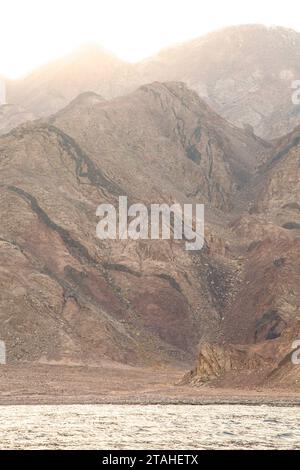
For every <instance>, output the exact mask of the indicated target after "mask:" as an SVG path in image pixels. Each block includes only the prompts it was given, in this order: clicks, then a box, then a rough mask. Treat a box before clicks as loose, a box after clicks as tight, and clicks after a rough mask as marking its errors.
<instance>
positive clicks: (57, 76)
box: [7, 45, 136, 117]
mask: <svg viewBox="0 0 300 470" xmlns="http://www.w3.org/2000/svg"><path fill="white" fill-rule="evenodd" d="M135 87H136V83H135V70H134V68H133V66H132V65H130V64H127V63H126V62H124V61H122V60H120V59H118V58H117V57H115V56H114V55H113V54H111V53H109V52H107V51H105V50H104V49H102V48H101V47H98V46H94V45H90V46H83V47H81V48H79V49H78V50H76V51H75V52H74V53H72V54H70V55H68V56H66V57H63V58H61V59H59V60H56V61H54V62H51V63H50V64H47V65H45V66H43V67H41V68H39V69H37V70H36V71H34V72H33V73H32V74H30V75H29V76H27V77H25V78H24V79H22V80H16V81H13V82H10V83H9V84H8V89H7V100H8V103H12V104H17V105H19V106H22V107H24V108H26V109H28V110H30V111H31V112H33V113H34V114H35V115H36V116H37V117H41V116H49V115H50V114H52V113H54V112H56V111H58V110H59V109H61V108H63V107H64V106H66V105H67V104H68V103H69V102H70V101H71V100H72V99H74V98H75V97H76V96H77V95H79V94H80V93H83V92H88V91H94V92H97V93H99V94H100V95H103V96H105V97H107V98H109V97H112V96H116V95H119V94H123V93H125V92H126V91H129V90H131V89H132V90H133V89H134V88H135Z"/></svg>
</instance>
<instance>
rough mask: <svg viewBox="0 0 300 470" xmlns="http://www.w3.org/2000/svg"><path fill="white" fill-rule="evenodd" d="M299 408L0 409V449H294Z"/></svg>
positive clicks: (298, 444)
mask: <svg viewBox="0 0 300 470" xmlns="http://www.w3.org/2000/svg"><path fill="white" fill-rule="evenodd" d="M299 422H300V407H291V408H290V407H270V406H266V405H263V406H241V405H206V406H198V405H194V406H192V405H148V406H140V405H134V406H131V405H117V406H116V405H67V406H65V405H59V406H1V407H0V448H1V449H171V450H176V449H249V448H250V449H254V448H255V449H273V448H275V449H276V448H277V449H300V426H299Z"/></svg>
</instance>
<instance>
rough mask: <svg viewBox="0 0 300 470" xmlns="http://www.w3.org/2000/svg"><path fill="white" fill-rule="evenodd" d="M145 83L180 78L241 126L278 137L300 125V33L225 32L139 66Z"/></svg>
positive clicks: (278, 30)
mask: <svg viewBox="0 0 300 470" xmlns="http://www.w3.org/2000/svg"><path fill="white" fill-rule="evenodd" d="M138 70H139V73H140V74H141V75H142V76H143V79H144V80H145V81H151V80H154V79H155V80H180V81H183V82H185V83H187V85H188V86H189V87H191V88H193V89H195V90H196V91H197V92H198V93H199V95H200V96H202V97H205V98H206V100H207V101H208V103H209V104H210V106H212V107H213V108H214V109H215V110H216V111H217V112H219V113H220V114H222V116H223V117H225V118H226V119H228V120H229V121H232V122H234V123H235V124H236V125H238V126H243V125H251V126H252V127H253V129H254V132H255V133H256V134H257V135H260V136H262V137H264V138H266V139H272V138H275V137H278V136H280V135H284V134H286V133H287V132H289V131H291V130H292V129H293V128H294V127H295V126H296V125H298V124H299V122H300V106H299V105H294V104H293V103H292V93H293V90H292V82H293V81H295V80H298V79H299V77H300V34H299V33H298V32H296V31H293V30H290V29H286V28H281V27H270V28H268V27H265V26H262V25H241V26H234V27H229V28H225V29H222V30H219V31H216V32H213V33H210V34H208V35H205V36H203V37H200V38H198V39H195V40H193V41H190V42H188V43H184V44H180V45H178V46H175V47H172V48H170V49H166V50H163V51H162V52H161V53H160V54H158V55H157V56H154V57H152V58H150V59H149V60H146V61H144V62H142V63H141V64H139V65H138Z"/></svg>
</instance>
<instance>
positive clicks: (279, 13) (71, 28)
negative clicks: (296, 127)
mask: <svg viewBox="0 0 300 470" xmlns="http://www.w3.org/2000/svg"><path fill="white" fill-rule="evenodd" d="M0 8H1V10H0V15H1V24H0V74H3V75H6V76H10V77H18V76H21V75H24V74H26V73H28V72H30V71H31V70H33V69H34V68H35V67H37V66H38V65H41V64H44V63H46V62H48V61H49V60H52V59H54V58H56V57H60V56H62V55H64V54H66V53H68V52H70V51H72V50H73V49H74V48H77V47H78V46H80V45H82V44H87V43H97V44H101V45H103V46H104V47H105V48H106V49H109V50H111V51H112V52H114V53H115V54H116V55H118V56H119V57H121V58H123V59H125V60H128V61H131V62H134V61H137V60H140V59H142V58H144V57H147V56H149V55H151V54H153V53H155V52H157V51H158V50H159V49H161V48H163V47H166V46H169V45H171V44H173V43H176V42H181V41H185V40H188V39H192V38H194V37H197V36H200V35H201V34H203V33H206V32H208V31H211V30H214V29H218V28H220V27H223V26H228V25H233V24H241V23H263V24H266V25H274V24H277V25H281V26H287V27H291V28H294V29H296V30H298V31H300V6H299V0H284V1H278V0H273V1H272V0H227V1H226V0H0Z"/></svg>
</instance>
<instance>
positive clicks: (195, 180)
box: [0, 83, 264, 364]
mask: <svg viewBox="0 0 300 470" xmlns="http://www.w3.org/2000/svg"><path fill="white" fill-rule="evenodd" d="M191 149H192V150H191ZM238 149H239V151H238ZM263 149H264V144H263V143H262V142H261V141H260V140H257V139H255V138H254V137H253V136H251V135H248V134H247V133H243V132H242V131H240V130H238V129H235V128H234V127H233V126H231V125H228V124H227V123H226V122H225V121H224V120H223V119H222V118H220V117H219V116H217V115H216V114H215V113H214V112H212V111H210V110H209V109H208V107H207V106H206V105H205V103H203V102H202V101H201V100H200V99H199V97H198V96H197V95H196V94H195V93H194V92H191V91H190V90H188V89H187V88H186V87H185V86H184V85H182V84H176V83H173V84H159V83H157V84H152V85H149V86H146V87H143V88H141V89H139V90H138V91H137V92H135V93H133V94H131V95H128V96H127V97H124V98H120V99H116V100H113V101H110V102H108V101H105V100H103V99H102V98H101V97H98V96H96V95H94V94H84V95H82V96H80V97H78V98H77V99H76V100H75V101H73V102H72V103H71V104H70V105H68V106H67V107H66V108H65V110H64V111H60V112H59V113H57V114H56V115H55V116H53V117H52V118H51V119H50V121H49V122H48V121H47V122H44V123H42V122H38V123H35V124H27V125H25V126H23V127H20V128H18V129H16V130H14V131H12V132H11V133H9V134H7V135H6V136H4V137H2V138H1V139H0V167H1V180H0V185H1V186H0V193H1V198H0V211H1V220H2V221H3V223H2V224H1V231H0V253H1V254H0V256H1V266H2V269H1V273H0V285H1V290H2V292H3V293H4V294H3V296H1V309H0V311H1V324H2V325H3V327H2V332H1V337H2V339H3V340H4V341H5V342H6V345H7V350H8V360H9V362H15V361H24V360H25V361H30V362H32V361H50V362H63V363H79V364H80V363H85V364H86V363H87V364H95V363H96V364H97V363H99V361H102V360H103V359H106V360H107V359H110V360H116V361H119V362H123V363H124V362H129V363H132V364H146V363H151V364H153V363H155V362H161V361H178V360H181V361H182V360H185V361H186V360H191V359H192V357H193V356H194V354H195V348H196V346H197V343H198V340H199V337H202V336H203V335H204V336H205V337H207V338H208V339H209V338H210V337H211V336H213V337H215V336H216V334H218V329H219V325H220V311H221V308H222V305H223V302H224V299H223V298H222V296H220V295H219V293H218V292H217V290H216V285H217V286H218V285H220V286H222V285H223V284H224V286H225V285H226V284H228V283H230V276H231V271H232V268H233V266H232V263H231V261H230V260H227V259H226V258H224V257H222V252H223V250H224V247H223V246H222V241H220V242H218V237H217V236H216V235H215V234H214V233H215V231H214V227H213V225H211V226H210V224H209V223H208V226H207V230H208V231H209V233H210V239H211V240H214V239H215V238H216V247H215V248H214V250H213V252H214V253H216V254H217V253H218V252H219V253H220V256H216V258H214V256H213V255H212V254H211V253H210V251H209V249H208V248H206V249H205V250H203V252H201V253H200V254H199V255H196V256H193V255H192V254H191V253H190V252H187V251H186V250H185V249H184V243H183V242H181V241H167V240H165V241H147V240H146V241H144V240H140V241H138V242H135V241H130V240H128V241H126V240H125V241H124V242H116V241H109V240H108V241H100V240H98V239H97V238H96V236H95V229H96V224H97V221H98V220H97V218H96V215H95V214H96V208H97V206H98V205H99V204H100V203H102V202H110V203H114V204H117V202H118V196H119V195H127V196H128V197H129V200H130V201H134V202H135V201H136V202H144V203H145V204H147V205H148V204H149V203H151V202H168V203H169V202H170V201H178V202H187V201H189V202H191V201H194V202H196V201H198V202H204V201H207V202H208V203H209V204H208V205H210V206H211V212H212V213H213V208H214V207H220V208H223V209H224V210H228V209H229V207H230V205H231V198H232V194H233V192H234V191H235V190H237V189H236V187H237V186H238V185H239V184H241V181H244V179H245V178H246V179H247V178H248V177H250V174H251V172H252V171H253V168H254V166H255V161H256V156H259V154H260V152H261V151H262V150H263ZM239 155H240V158H241V160H239ZM192 156H193V157H194V156H197V158H196V160H195V158H191V157H192ZM199 156H200V157H199ZM198 157H199V158H198ZM246 162H247V164H246ZM244 163H245V165H244ZM241 166H245V169H244V170H243V172H241ZM192 193H195V195H194V196H193V195H192ZM208 214H209V211H208ZM219 269H222V270H223V271H224V275H226V278H224V279H222V276H219V277H218V276H217V274H216V273H217V271H218V270H219ZM216 283H217V284H216Z"/></svg>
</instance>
